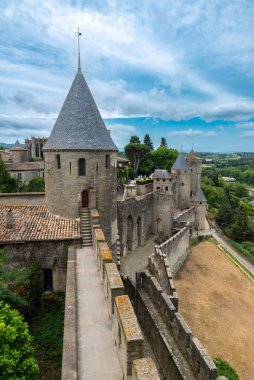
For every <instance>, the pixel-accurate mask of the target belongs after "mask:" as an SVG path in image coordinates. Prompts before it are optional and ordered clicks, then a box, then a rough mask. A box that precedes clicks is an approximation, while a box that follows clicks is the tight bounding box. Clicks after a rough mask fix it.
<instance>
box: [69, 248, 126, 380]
mask: <svg viewBox="0 0 254 380" xmlns="http://www.w3.org/2000/svg"><path fill="white" fill-rule="evenodd" d="M76 273H77V310H78V315H77V334H78V336H77V339H78V374H79V380H120V379H122V375H121V371H120V366H119V361H118V358H117V354H116V350H115V346H114V341H113V336H112V332H111V327H110V323H109V318H108V313H107V308H106V303H105V299H104V293H103V289H102V286H101V279H100V276H99V273H98V266H97V262H96V257H95V255H94V253H93V247H86V248H82V249H77V264H76Z"/></svg>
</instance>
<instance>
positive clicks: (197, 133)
mask: <svg viewBox="0 0 254 380" xmlns="http://www.w3.org/2000/svg"><path fill="white" fill-rule="evenodd" d="M169 135H170V136H183V137H213V136H217V135H218V133H217V132H214V131H202V130H199V129H192V128H189V129H186V130H184V131H173V132H169Z"/></svg>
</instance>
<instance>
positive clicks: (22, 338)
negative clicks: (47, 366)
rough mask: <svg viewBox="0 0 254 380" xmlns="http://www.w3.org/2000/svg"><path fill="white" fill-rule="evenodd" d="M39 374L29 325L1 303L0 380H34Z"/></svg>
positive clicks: (16, 312) (17, 313)
mask: <svg viewBox="0 0 254 380" xmlns="http://www.w3.org/2000/svg"><path fill="white" fill-rule="evenodd" d="M38 373H39V367H38V364H37V362H36V359H35V357H34V351H33V347H32V337H31V335H30V334H29V330H28V324H27V323H26V322H24V320H23V317H22V316H21V315H20V314H19V312H18V311H17V310H14V309H12V308H11V307H10V306H9V305H7V304H6V303H4V302H3V301H0V379H1V380H33V379H36V377H37V375H38Z"/></svg>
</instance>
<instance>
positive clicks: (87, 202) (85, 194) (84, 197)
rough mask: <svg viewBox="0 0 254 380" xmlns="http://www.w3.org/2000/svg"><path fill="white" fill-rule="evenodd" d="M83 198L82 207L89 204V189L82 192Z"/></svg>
mask: <svg viewBox="0 0 254 380" xmlns="http://www.w3.org/2000/svg"><path fill="white" fill-rule="evenodd" d="M81 199H82V202H81V203H82V208H83V207H88V205H89V196H88V191H87V190H83V191H82V193H81Z"/></svg>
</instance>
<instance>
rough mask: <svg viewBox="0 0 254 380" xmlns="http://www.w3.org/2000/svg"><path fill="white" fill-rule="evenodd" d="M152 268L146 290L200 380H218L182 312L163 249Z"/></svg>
mask: <svg viewBox="0 0 254 380" xmlns="http://www.w3.org/2000/svg"><path fill="white" fill-rule="evenodd" d="M148 266H149V269H150V272H151V273H152V275H153V276H155V277H149V276H146V279H147V280H146V289H147V291H148V293H149V296H150V297H151V299H152V300H153V302H156V305H158V310H159V312H160V314H161V316H162V317H163V318H164V321H165V323H166V324H167V326H168V329H169V331H171V332H172V334H173V336H174V338H175V340H176V342H177V344H178V345H179V347H180V348H181V350H182V352H183V354H184V356H185V357H186V358H187V359H188V361H189V363H190V364H191V366H192V368H193V370H194V371H195V372H196V373H198V378H199V379H201V380H205V379H216V369H215V365H214V363H213V361H212V359H211V358H210V356H209V355H208V353H207V352H206V350H205V349H204V347H203V346H202V344H201V343H200V341H199V340H198V338H195V337H193V335H192V332H191V330H190V328H189V327H188V325H187V323H186V322H185V320H184V318H183V316H182V315H181V314H180V313H179V312H178V297H177V293H176V288H175V286H174V282H173V278H172V273H171V268H170V265H169V262H168V260H167V256H166V254H163V253H162V251H161V250H160V247H158V246H156V247H155V252H154V254H153V255H152V256H150V257H149V261H148ZM176 297H177V299H176Z"/></svg>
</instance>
